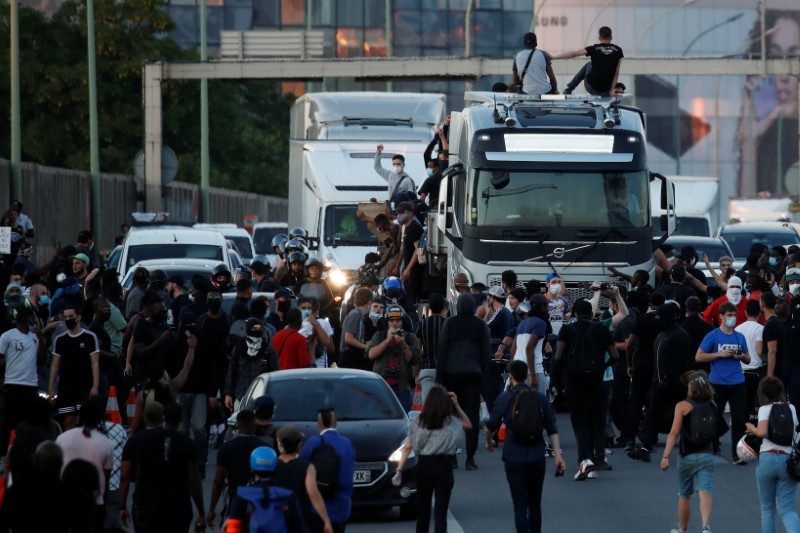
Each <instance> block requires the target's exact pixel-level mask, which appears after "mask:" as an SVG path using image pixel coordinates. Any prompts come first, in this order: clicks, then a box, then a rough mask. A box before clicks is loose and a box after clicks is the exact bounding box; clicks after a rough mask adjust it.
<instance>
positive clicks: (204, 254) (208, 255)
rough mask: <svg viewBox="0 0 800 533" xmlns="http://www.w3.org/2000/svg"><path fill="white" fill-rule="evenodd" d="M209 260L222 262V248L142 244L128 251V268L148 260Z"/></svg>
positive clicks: (202, 245)
mask: <svg viewBox="0 0 800 533" xmlns="http://www.w3.org/2000/svg"><path fill="white" fill-rule="evenodd" d="M176 258H186V259H209V260H214V261H222V247H220V246H215V245H212V244H140V245H138V246H131V247H130V249H129V250H128V268H130V267H132V266H133V265H135V264H136V263H138V262H139V261H147V260H148V259H176Z"/></svg>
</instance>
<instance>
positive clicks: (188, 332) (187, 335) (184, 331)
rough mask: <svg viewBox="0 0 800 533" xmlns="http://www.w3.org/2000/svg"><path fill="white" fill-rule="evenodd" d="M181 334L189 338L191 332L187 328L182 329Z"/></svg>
mask: <svg viewBox="0 0 800 533" xmlns="http://www.w3.org/2000/svg"><path fill="white" fill-rule="evenodd" d="M183 334H184V335H186V338H187V339H189V338H191V336H192V332H191V331H189V330H188V329H185V330H183Z"/></svg>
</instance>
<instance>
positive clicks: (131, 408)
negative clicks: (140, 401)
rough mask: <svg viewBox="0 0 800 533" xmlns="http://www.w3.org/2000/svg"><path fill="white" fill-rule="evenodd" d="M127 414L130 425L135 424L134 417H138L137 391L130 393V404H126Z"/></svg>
mask: <svg viewBox="0 0 800 533" xmlns="http://www.w3.org/2000/svg"><path fill="white" fill-rule="evenodd" d="M125 413H127V415H128V424H129V425H131V424H133V417H134V416H135V415H136V391H134V390H131V391H130V392H129V393H128V402H127V403H126V404H125Z"/></svg>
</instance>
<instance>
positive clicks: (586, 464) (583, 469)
mask: <svg viewBox="0 0 800 533" xmlns="http://www.w3.org/2000/svg"><path fill="white" fill-rule="evenodd" d="M593 470H594V463H593V462H592V460H591V459H584V460H583V461H581V464H580V466H579V467H578V471H577V472H575V481H583V480H584V479H587V478H588V477H589V474H591V473H592V471H593Z"/></svg>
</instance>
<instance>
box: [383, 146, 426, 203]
mask: <svg viewBox="0 0 800 533" xmlns="http://www.w3.org/2000/svg"><path fill="white" fill-rule="evenodd" d="M375 172H377V173H378V174H379V175H380V176H381V177H382V178H383V179H385V180H386V181H387V182H388V184H389V200H391V199H392V195H394V194H397V193H399V192H404V191H407V192H412V193H415V194H416V190H415V186H414V180H412V179H411V176H409V175H408V174H407V173H406V172H405V171H403V172H401V173H400V174H397V173H396V172H395V171H394V170H388V169H385V168H383V165H381V154H380V153H378V152H375Z"/></svg>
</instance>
